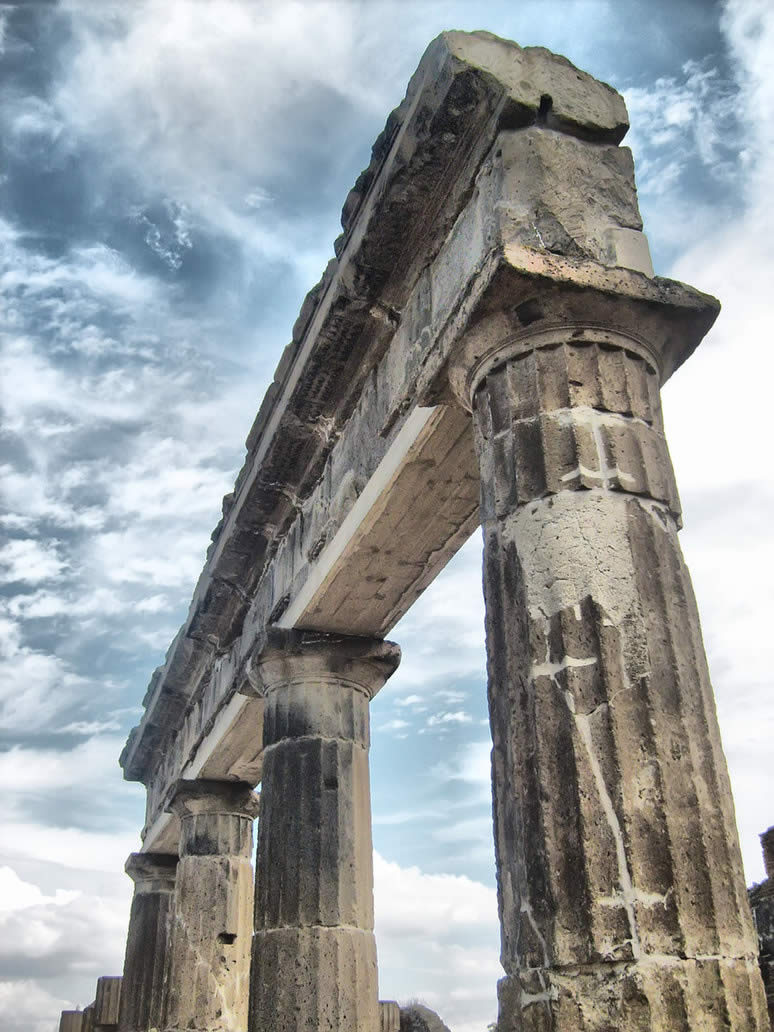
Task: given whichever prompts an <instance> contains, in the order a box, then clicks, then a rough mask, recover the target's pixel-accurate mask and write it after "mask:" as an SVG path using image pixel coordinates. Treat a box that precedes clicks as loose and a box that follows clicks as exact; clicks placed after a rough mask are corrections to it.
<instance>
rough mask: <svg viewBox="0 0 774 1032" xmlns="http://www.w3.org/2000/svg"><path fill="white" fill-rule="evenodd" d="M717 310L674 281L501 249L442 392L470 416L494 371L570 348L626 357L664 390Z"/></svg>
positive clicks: (703, 296) (712, 301) (716, 304)
mask: <svg viewBox="0 0 774 1032" xmlns="http://www.w3.org/2000/svg"><path fill="white" fill-rule="evenodd" d="M719 310H720V304H719V302H718V301H717V300H716V299H715V298H714V297H711V296H710V295H708V294H703V293H701V291H698V290H695V289H694V288H693V287H689V286H687V285H686V284H684V283H680V282H678V281H676V280H669V279H662V278H661V277H652V278H651V277H648V276H645V275H644V274H642V273H638V272H633V271H631V270H628V269H622V268H608V267H605V266H602V265H598V264H596V263H595V262H577V261H571V260H569V259H566V258H562V257H560V256H558V255H551V254H543V253H538V252H534V253H530V252H529V251H528V249H526V248H523V247H519V248H515V247H509V246H506V247H505V253H504V255H503V256H502V258H501V260H500V263H499V265H498V268H497V271H496V272H495V273H494V274H493V276H492V279H491V282H490V284H489V287H488V288H487V290H486V292H485V293H484V295H483V297H482V298H481V300H480V301H479V303H478V305H477V306H476V309H475V311H474V312H473V314H472V315H471V317H470V319H469V320H468V324H467V328H466V330H465V332H464V333H463V334H462V336H461V338H460V340H459V341H458V343H457V346H456V348H455V350H454V352H453V354H452V355H451V357H450V359H449V363H448V367H447V375H448V379H449V384H450V386H451V389H452V392H453V394H454V396H455V397H456V399H457V401H458V402H459V403H460V404H461V405H462V406H463V407H464V408H465V409H467V410H468V411H472V408H473V396H474V395H475V392H476V389H477V388H478V386H479V384H480V383H481V382H482V380H483V379H484V378H485V377H486V375H487V373H489V372H490V371H491V370H492V369H494V368H495V367H496V366H498V365H500V364H501V363H502V362H504V361H506V360H507V359H510V358H517V357H519V356H520V355H523V354H524V353H525V352H529V351H535V350H538V349H540V348H544V347H552V346H556V345H558V344H563V343H569V342H572V343H576V344H583V343H588V344H592V343H593V344H600V345H602V346H603V347H612V348H621V349H624V350H627V351H630V352H632V353H634V354H636V355H638V356H639V357H640V358H642V359H644V360H645V361H646V362H648V363H649V364H650V365H651V366H652V367H653V369H654V371H655V372H656V373H657V375H658V378H659V382H660V383H661V384H663V383H664V382H665V381H666V380H667V379H669V377H670V376H671V375H672V373H673V372H674V371H675V370H676V369H677V368H678V367H679V366H680V365H682V363H683V362H684V361H685V360H686V359H687V358H688V357H689V356H690V355H691V354H692V352H693V351H694V350H695V349H696V347H698V345H699V343H700V342H701V340H702V339H703V337H704V336H705V334H706V333H707V331H708V330H709V329H710V327H711V326H712V324H713V323H714V321H715V319H716V317H717V314H718V311H719Z"/></svg>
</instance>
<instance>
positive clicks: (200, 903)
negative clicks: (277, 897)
mask: <svg viewBox="0 0 774 1032" xmlns="http://www.w3.org/2000/svg"><path fill="white" fill-rule="evenodd" d="M170 809H171V810H172V812H173V813H175V814H177V816H178V817H179V818H180V862H179V864H178V868H177V880H176V885H175V901H174V911H173V915H172V922H171V929H170V947H169V952H170V963H169V980H168V992H167V1005H166V1018H165V1028H166V1029H167V1030H168V1032H182V1030H186V1032H244V1030H245V1028H246V1027H247V1005H248V998H249V969H250V943H251V939H252V930H253V871H252V864H251V856H252V843H253V820H254V818H255V816H256V814H257V812H258V796H257V795H256V793H255V792H253V791H252V789H251V787H250V786H249V785H247V784H245V783H244V782H241V781H208V780H198V781H179V782H178V783H177V786H176V789H175V794H174V796H173V798H172V801H171V803H170Z"/></svg>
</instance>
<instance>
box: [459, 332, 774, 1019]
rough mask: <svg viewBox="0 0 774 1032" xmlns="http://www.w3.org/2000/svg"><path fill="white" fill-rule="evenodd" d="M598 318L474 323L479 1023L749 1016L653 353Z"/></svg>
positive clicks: (729, 816) (702, 669)
mask: <svg viewBox="0 0 774 1032" xmlns="http://www.w3.org/2000/svg"><path fill="white" fill-rule="evenodd" d="M538 324H539V320H538ZM624 325H625V324H624ZM621 328H622V323H621V322H620V321H619V323H618V326H617V328H616V330H615V331H612V330H607V331H606V330H605V328H604V326H603V327H601V328H600V329H599V330H598V331H597V332H598V333H599V335H600V340H599V341H594V339H593V337H594V331H587V332H586V333H584V334H582V335H579V336H580V337H581V339H580V340H579V342H578V343H576V342H575V341H576V338H575V337H574V336H573V334H572V331H571V329H570V330H567V329H564V328H556V329H554V330H553V331H552V332H551V333H549V334H545V333H541V330H540V328H536V332H535V337H534V338H533V340H532V341H530V338H529V336H528V335H527V336H524V337H523V338H522V339H521V340H520V347H519V351H518V352H517V353H516V354H513V353H512V352H510V351H509V350H508V340H507V338H506V342H505V347H504V354H503V361H502V362H501V363H499V364H498V361H497V353H496V350H494V349H493V348H492V344H496V341H490V359H489V364H488V367H487V368H486V370H485V372H484V374H483V376H481V377H480V378H479V380H478V383H477V384H476V383H475V381H474V389H475V394H474V397H473V408H474V426H475V431H476V441H477V448H478V453H479V457H480V468H481V481H482V484H481V498H482V502H481V512H482V519H483V523H484V590H485V597H486V612H487V617H486V629H487V648H488V656H489V694H490V715H491V723H492V734H493V740H494V752H493V771H494V774H493V778H494V785H493V788H494V800H495V841H496V855H497V868H498V890H499V905H500V918H501V929H502V961H503V966H504V967H505V971H506V977H505V978H504V979H503V981H502V982H501V984H500V1016H499V1021H498V1030H499V1032H516V1030H520V1032H524V1030H535V1032H538V1030H540V1032H544V1030H548V1029H556V1030H557V1032H559V1030H562V1032H564V1030H567V1032H569V1030H570V1029H572V1030H573V1032H577V1030H588V1032H592V1030H593V1032H602V1030H607V1029H609V1028H616V1029H620V1030H635V1029H637V1030H639V1029H644V1028H648V1029H659V1030H660V1029H672V1028H675V1029H678V1028H679V1029H689V1028H690V1029H693V1028H707V1029H715V1028H717V1029H738V1030H740V1032H741V1030H753V1029H761V1030H762V1029H764V1028H765V1027H766V1015H765V1010H764V1007H765V1004H764V1001H763V997H762V993H761V991H760V981H759V979H758V976H757V970H756V963H755V942H754V936H753V930H752V926H751V924H750V921H749V920H748V916H747V911H746V908H745V906H744V897H743V891H744V889H743V886H744V881H743V873H742V867H741V856H740V854H739V848H738V844H737V841H736V836H735V833H734V814H733V802H732V799H731V791H730V786H729V783H728V776H727V772H726V766H725V759H724V757H723V753H722V749H721V744H720V736H719V731H718V727H717V718H716V715H715V708H714V701H713V696H712V689H711V686H710V683H709V676H708V672H707V667H706V661H705V659H704V651H703V647H702V641H701V634H700V630H699V622H698V615H697V613H696V608H695V603H694V598H693V593H692V589H691V584H690V580H689V578H688V574H687V571H686V569H685V566H684V564H683V561H682V557H681V554H680V548H679V545H678V542H677V523H676V517H677V515H678V513H679V507H678V503H677V494H676V489H675V488H674V481H673V476H672V470H671V466H670V463H669V458H668V453H667V449H666V445H665V442H664V440H663V428H662V424H661V416H660V406H659V404H658V379H659V372H658V369H657V367H656V366H655V364H651V363H650V362H649V361H648V359H647V358H646V357H644V356H643V355H642V354H640V353H638V352H635V351H633V350H632V349H631V346H630V345H629V344H628V340H627V336H626V334H625V332H621ZM616 332H619V333H620V335H619V336H618V337H617V338H616ZM602 342H604V343H602ZM530 344H531V345H532V346H531V347H530Z"/></svg>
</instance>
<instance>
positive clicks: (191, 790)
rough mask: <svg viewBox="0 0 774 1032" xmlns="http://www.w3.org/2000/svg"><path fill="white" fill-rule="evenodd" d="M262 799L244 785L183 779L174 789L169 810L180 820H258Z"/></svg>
mask: <svg viewBox="0 0 774 1032" xmlns="http://www.w3.org/2000/svg"><path fill="white" fill-rule="evenodd" d="M259 799H260V796H259V795H258V793H257V792H254V791H253V789H252V788H251V786H250V785H248V784H247V782H245V781H215V780H210V779H208V778H197V779H195V780H190V779H186V778H180V779H179V780H178V781H177V782H176V784H175V787H174V789H173V792H172V796H171V798H170V800H169V803H168V804H167V810H168V811H169V812H170V813H174V814H176V816H178V817H180V818H181V819H183V818H186V817H197V816H200V815H203V814H206V815H209V814H218V815H224V814H225V815H229V816H233V817H246V818H249V819H250V820H254V819H255V818H256V817H257V816H258V809H259Z"/></svg>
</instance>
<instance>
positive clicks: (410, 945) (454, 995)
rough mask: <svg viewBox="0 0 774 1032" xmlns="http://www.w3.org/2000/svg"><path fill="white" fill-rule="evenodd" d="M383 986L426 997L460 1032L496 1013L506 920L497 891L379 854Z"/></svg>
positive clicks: (387, 992) (390, 995)
mask: <svg viewBox="0 0 774 1032" xmlns="http://www.w3.org/2000/svg"><path fill="white" fill-rule="evenodd" d="M374 882H375V887H374V900H375V908H376V936H377V943H378V948H379V988H380V993H381V995H382V996H383V997H385V998H387V999H395V998H398V999H399V1000H400V1001H402V1002H403V1003H406V1002H407V1001H408V1000H411V999H419V1000H421V1001H422V1002H423V1003H426V1004H427V1005H428V1006H430V1007H431V1008H433V1009H434V1010H437V1011H438V1012H439V1013H440V1015H441V1017H442V1018H443V1019H444V1021H445V1022H446V1023H447V1024H448V1025H449V1026H450V1027H452V1028H454V1029H458V1030H460V1032H473V1030H474V1029H475V1030H477V1032H482V1030H483V1029H484V1028H485V1027H486V1024H487V1022H488V1021H492V1020H494V1018H495V1017H496V1010H497V1005H496V1002H495V989H496V984H497V980H498V978H501V977H502V974H503V972H502V968H501V967H500V964H499V960H498V942H499V925H498V920H497V898H496V895H495V892H494V889H491V888H489V887H488V886H485V885H482V884H481V883H480V882H476V881H474V880H473V879H471V878H466V877H462V876H458V875H449V874H428V873H426V872H424V871H422V870H420V868H418V867H401V866H400V865H398V864H395V863H391V862H389V861H387V860H385V859H384V858H383V857H381V856H380V855H379V854H378V853H377V854H375V855H374Z"/></svg>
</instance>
